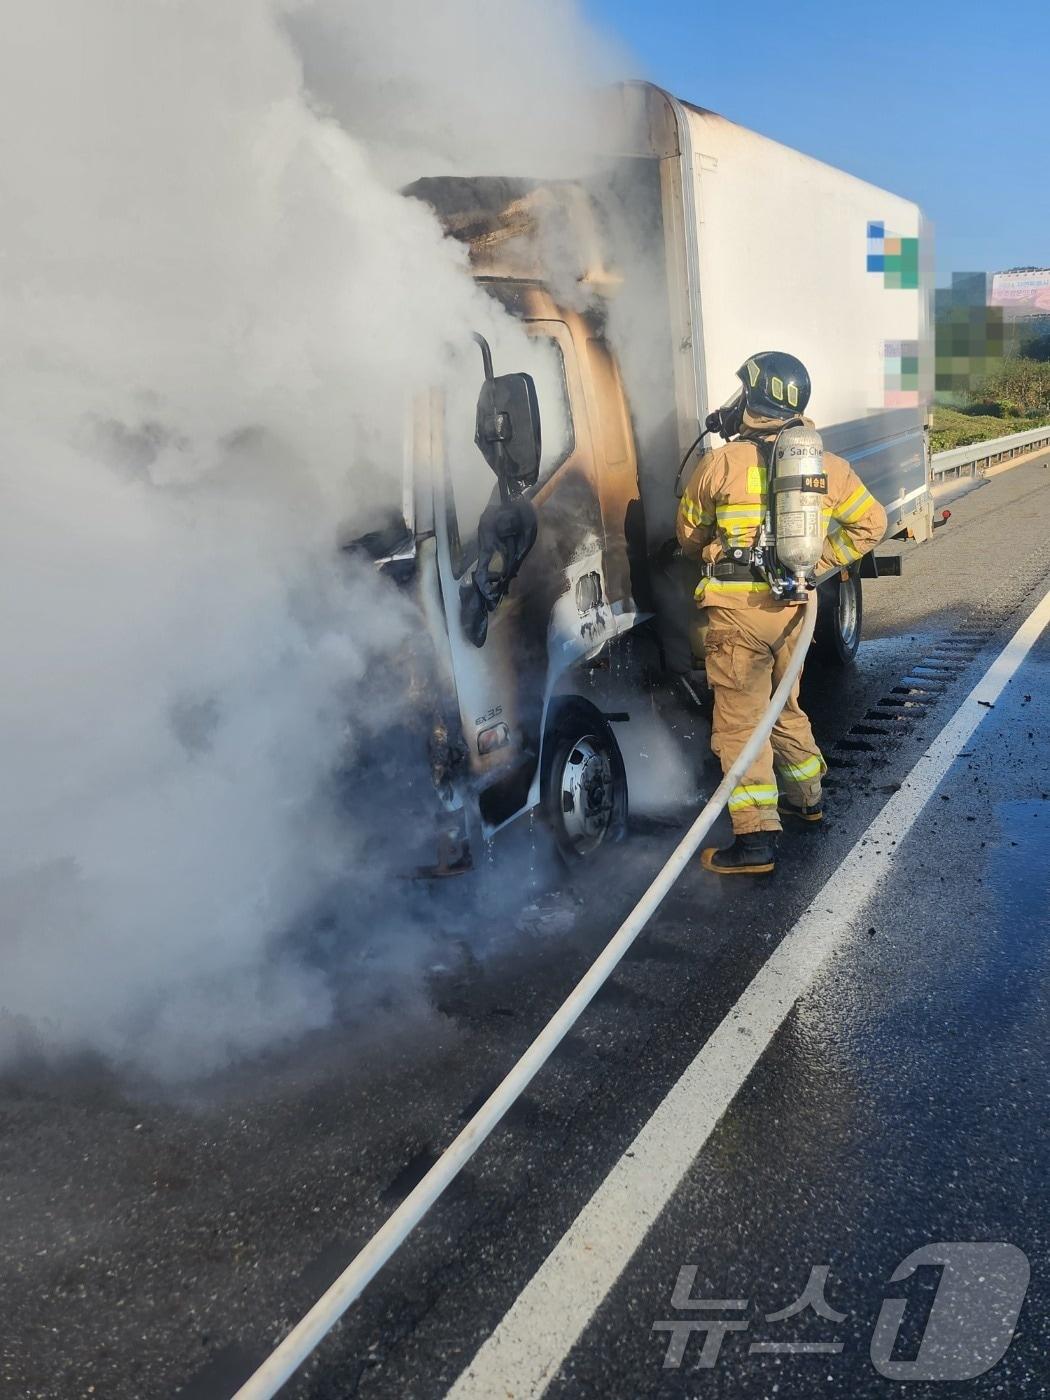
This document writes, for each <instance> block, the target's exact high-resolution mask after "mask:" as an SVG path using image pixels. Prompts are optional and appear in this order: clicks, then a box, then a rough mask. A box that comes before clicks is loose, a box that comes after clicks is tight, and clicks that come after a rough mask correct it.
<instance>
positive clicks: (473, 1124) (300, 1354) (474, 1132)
mask: <svg viewBox="0 0 1050 1400" xmlns="http://www.w3.org/2000/svg"><path fill="white" fill-rule="evenodd" d="M805 609H806V612H805V617H804V618H803V622H802V633H801V635H800V637H799V639H798V644H797V645H796V647H795V651H794V654H793V656H792V658H791V661H790V663H789V665H788V668H787V670H786V672H785V673H784V677H783V679H782V680H781V682H780V684H779V685H778V686H777V688H776V691H775V692H774V694H773V698H772V699H771V700H770V702H769V707H768V708H767V710H766V712H765V714H764V715H763V716H762V719H761V721H760V723H759V724H758V726H757V728H756V729H755V731H754V733H753V734H752V735H751V737H750V739H749V740H748V741H747V743H746V744H745V745H744V747H743V749H742V750H741V752H740V756H739V757H738V758H737V760H736V762H735V763H734V764H733V765H732V767H731V768H730V770H729V772H728V773H727V774H726V775H725V777H724V778H723V779H722V781H721V782H720V783H719V785H718V787H717V788H716V789H715V791H714V792H713V793H712V795H711V797H710V798H709V800H708V801H707V803H706V804H705V806H704V808H703V810H702V811H701V812H700V814H699V815H698V816H697V818H696V820H695V821H694V822H693V824H692V826H691V827H690V828H689V830H688V831H687V832H686V834H685V836H683V837H682V840H681V841H680V842H679V843H678V846H677V847H676V848H675V850H674V853H673V854H672V855H671V858H670V859H669V860H668V862H667V864H666V865H665V866H664V867H663V869H662V870H661V871H660V873H659V874H658V875H657V876H656V878H655V879H654V880H653V882H652V884H651V885H650V886H649V888H648V889H647V890H646V892H645V894H644V895H643V896H642V897H641V899H640V900H639V901H638V903H637V904H636V905H635V906H634V908H633V909H632V911H631V912H630V914H628V916H627V918H626V919H625V920H624V921H623V923H622V924H621V925H620V927H619V929H618V930H617V931H616V933H615V934H614V936H613V937H612V939H611V940H610V941H609V943H607V944H606V946H605V948H604V949H603V951H602V952H601V953H600V954H599V956H598V957H597V959H596V960H595V961H594V962H593V963H592V964H591V967H590V969H589V970H588V971H587V972H586V973H585V974H584V976H583V977H582V978H581V979H580V981H579V982H578V983H577V984H576V986H575V988H574V989H573V990H572V992H570V993H569V996H568V997H567V998H566V999H565V1001H564V1002H562V1004H561V1006H560V1007H559V1008H558V1010H557V1011H556V1012H555V1013H554V1015H553V1016H552V1017H551V1019H550V1020H549V1021H548V1022H547V1024H546V1025H545V1026H544V1028H543V1030H541V1031H540V1033H539V1035H537V1037H536V1039H535V1040H534V1041H533V1042H532V1044H531V1045H530V1046H529V1048H528V1049H527V1050H526V1051H525V1053H524V1054H523V1055H522V1057H521V1058H520V1059H519V1060H518V1061H517V1063H516V1064H515V1065H514V1066H513V1068H512V1069H511V1070H510V1071H509V1073H508V1074H507V1075H506V1077H505V1078H504V1079H503V1080H502V1082H501V1083H500V1084H499V1085H498V1087H497V1088H496V1089H494V1090H493V1092H492V1093H491V1094H490V1095H489V1097H488V1098H487V1099H486V1100H485V1102H484V1103H483V1104H482V1106H481V1107H480V1108H479V1109H478V1111H477V1113H475V1114H474V1116H473V1118H471V1120H470V1122H469V1123H467V1125H466V1127H464V1128H463V1130H462V1131H461V1132H460V1133H459V1135H458V1136H457V1137H456V1138H454V1139H453V1141H452V1142H451V1143H450V1144H449V1146H448V1147H447V1148H446V1149H445V1151H444V1152H443V1153H442V1155H441V1156H440V1157H439V1158H438V1160H437V1161H436V1162H435V1163H434V1165H433V1166H432V1167H431V1168H430V1170H429V1171H428V1172H427V1174H426V1176H425V1177H424V1178H423V1180H422V1181H421V1182H420V1183H419V1184H418V1185H417V1186H416V1187H415V1188H414V1189H413V1190H412V1191H411V1192H410V1193H409V1194H408V1196H406V1197H405V1199H404V1201H402V1203H401V1205H400V1206H398V1208H397V1210H395V1211H394V1213H393V1214H392V1215H391V1216H390V1217H389V1218H388V1219H387V1221H386V1223H385V1224H384V1225H383V1226H382V1227H381V1228H380V1229H379V1230H378V1231H377V1233H376V1234H375V1235H373V1237H372V1239H371V1240H369V1242H368V1243H367V1244H366V1245H365V1246H364V1248H363V1249H361V1251H360V1252H359V1253H358V1254H357V1255H356V1256H355V1258H354V1259H352V1260H351V1262H350V1263H349V1264H348V1265H347V1267H346V1268H345V1269H344V1270H343V1272H342V1273H341V1274H340V1275H339V1277H338V1278H337V1279H336V1281H335V1282H334V1283H333V1284H332V1285H331V1287H330V1288H329V1289H328V1290H327V1292H325V1293H323V1294H322V1295H321V1297H320V1298H319V1299H318V1300H317V1302H316V1303H315V1304H314V1305H313V1307H312V1308H311V1309H310V1311H309V1312H308V1313H306V1314H305V1316H304V1317H302V1318H301V1319H300V1321H299V1322H297V1323H296V1325H295V1326H294V1327H293V1328H292V1330H291V1331H290V1332H289V1333H288V1335H287V1336H286V1337H285V1338H284V1340H283V1341H282V1342H281V1343H280V1344H279V1345H278V1346H277V1348H276V1349H275V1350H274V1351H273V1352H271V1354H270V1355H269V1357H267V1359H266V1360H265V1361H264V1362H263V1364H262V1365H261V1366H260V1367H259V1369H258V1370H257V1371H256V1372H255V1373H254V1375H252V1376H251V1377H249V1379H248V1380H247V1381H245V1383H244V1384H243V1385H242V1386H241V1388H240V1389H239V1390H238V1391H237V1393H236V1395H235V1396H234V1397H233V1400H272V1397H273V1396H275V1395H276V1394H277V1392H278V1391H279V1390H280V1388H281V1387H282V1386H283V1385H284V1383H285V1382H286V1381H287V1380H288V1379H289V1377H290V1376H292V1375H293V1374H294V1373H295V1371H296V1370H298V1368H299V1367H300V1366H301V1365H302V1363H303V1362H304V1361H305V1360H306V1358H307V1357H308V1356H309V1355H310V1353H311V1352H312V1351H313V1350H314V1348H315V1347H316V1346H317V1345H318V1343H319V1342H320V1341H321V1340H322V1338H323V1337H324V1336H325V1335H326V1333H327V1332H328V1331H329V1330H330V1329H331V1328H332V1327H334V1326H335V1324H336V1322H338V1320H339V1319H340V1318H341V1317H342V1315H343V1313H345V1312H346V1310H347V1309H348V1308H349V1307H350V1305H351V1304H352V1303H353V1302H355V1300H356V1299H357V1298H359V1297H360V1295H361V1294H362V1293H363V1292H364V1290H365V1288H366V1287H367V1286H368V1284H369V1283H370V1282H371V1280H372V1279H373V1278H374V1277H375V1275H376V1274H377V1273H378V1272H379V1270H380V1269H381V1268H382V1267H383V1266H384V1264H386V1262H387V1261H388V1260H389V1259H390V1257H391V1255H393V1254H394V1252H395V1251H396V1250H397V1249H398V1248H399V1247H400V1245H401V1244H402V1243H403V1242H404V1240H405V1238H406V1237H407V1236H408V1234H409V1233H410V1232H411V1231H412V1230H413V1229H414V1228H415V1226H416V1225H418V1223H419V1222H420V1220H422V1218H423V1216H424V1215H425V1214H426V1213H427V1211H428V1210H429V1209H430V1207H431V1206H432V1205H433V1204H434V1202H435V1201H436V1200H437V1199H438V1197H439V1196H440V1195H441V1194H442V1193H443V1192H444V1190H445V1188H446V1187H447V1186H448V1185H449V1184H450V1182H452V1181H453V1180H454V1178H455V1177H456V1176H457V1175H458V1174H459V1172H460V1171H461V1170H462V1168H463V1167H464V1166H465V1165H466V1164H467V1162H468V1161H469V1160H470V1158H471V1157H473V1155H474V1153H475V1152H476V1151H477V1150H478V1148H479V1147H480V1146H481V1144H482V1143H483V1142H484V1141H485V1139H486V1138H487V1137H488V1136H489V1134H490V1133H491V1132H492V1130H493V1129H494V1128H495V1127H496V1125H497V1124H498V1123H499V1121H500V1119H501V1118H502V1117H503V1116H504V1114H505V1113H506V1112H507V1110H508V1109H509V1108H510V1107H511V1105H512V1104H513V1103H514V1102H515V1101H516V1100H517V1099H518V1098H519V1097H520V1096H521V1094H523V1093H524V1092H525V1090H526V1089H527V1088H528V1086H529V1084H530V1083H531V1082H532V1080H533V1079H534V1078H535V1076H536V1075H537V1074H538V1073H539V1071H540V1070H541V1069H542V1068H543V1066H544V1065H545V1064H546V1062H547V1060H548V1059H549V1058H550V1057H551V1055H552V1054H553V1053H554V1051H555V1050H556V1049H557V1047H558V1045H559V1044H560V1043H561V1041H562V1040H563V1039H564V1037H565V1036H566V1035H567V1034H568V1033H569V1031H570V1030H571V1029H572V1027H573V1026H574V1025H575V1024H576V1022H577V1021H578V1020H579V1018H580V1016H581V1015H582V1014H583V1012H584V1011H585V1010H586V1008H587V1007H588V1005H589V1004H590V1002H591V1001H592V999H593V998H594V997H595V995H596V994H597V993H598V991H599V990H600V989H601V988H602V986H603V985H604V984H605V982H606V981H607V980H608V978H609V977H610V976H611V975H612V973H613V972H614V971H615V969H616V967H617V966H618V965H619V963H620V961H621V959H622V958H623V956H624V954H625V953H626V952H627V951H628V949H629V948H630V947H631V945H632V943H634V941H635V939H636V938H637V937H638V935H639V934H640V933H641V931H642V929H643V928H645V926H646V924H647V923H648V922H649V920H650V919H651V918H652V916H653V915H654V914H655V913H656V911H657V909H658V908H659V906H660V904H661V903H662V902H663V900H664V899H665V898H666V897H667V895H668V893H669V892H670V890H671V889H672V887H673V886H674V884H675V881H676V880H677V879H678V877H679V876H680V875H681V874H682V872H683V871H684V870H685V869H686V866H687V865H688V863H689V861H690V860H692V858H693V856H694V855H695V854H696V852H697V851H698V850H699V848H700V843H701V841H703V839H704V837H705V836H706V835H707V834H708V832H709V831H710V830H711V827H712V826H713V825H714V823H715V820H716V818H717V817H718V816H719V814H720V813H721V811H722V809H723V808H724V807H725V805H726V803H727V802H728V801H729V795H730V793H731V792H732V791H733V788H734V787H736V786H737V784H738V783H740V782H741V781H742V780H743V778H744V777H745V775H746V773H747V771H748V769H749V768H750V767H751V765H752V763H753V762H754V760H755V758H756V757H757V755H758V752H759V750H760V749H761V748H762V746H763V745H764V744H765V743H766V742H767V740H768V739H769V736H770V734H771V733H772V730H773V725H774V724H775V723H776V722H777V720H778V719H779V718H780V713H781V711H782V710H783V708H784V706H785V705H786V704H787V700H788V696H789V695H790V694H791V689H792V687H793V686H794V684H795V681H796V680H797V679H798V677H799V674H800V672H801V670H802V666H803V663H804V662H805V659H806V652H807V651H808V650H809V644H810V642H811V641H812V640H813V629H814V626H815V624H816V620H817V595H816V590H815V589H814V590H811V591H810V592H809V594H808V596H807V598H806V602H805Z"/></svg>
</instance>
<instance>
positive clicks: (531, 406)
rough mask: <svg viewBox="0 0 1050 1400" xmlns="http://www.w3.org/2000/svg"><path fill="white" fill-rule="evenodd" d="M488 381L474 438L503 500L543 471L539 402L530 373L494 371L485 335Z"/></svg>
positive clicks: (483, 347) (531, 483)
mask: <svg viewBox="0 0 1050 1400" xmlns="http://www.w3.org/2000/svg"><path fill="white" fill-rule="evenodd" d="M475 339H476V340H477V341H478V342H479V344H480V345H481V353H482V358H483V360H484V362H485V383H484V384H483V385H482V386H481V393H480V394H479V395H478V411H477V427H476V431H475V434H474V441H475V443H476V444H477V447H478V451H479V452H480V453H481V455H482V456H483V457H484V458H485V461H486V462H488V464H489V466H490V467H491V468H492V470H493V471H494V472H495V473H496V476H497V478H498V479H499V484H500V494H501V496H502V497H503V499H504V500H506V499H508V498H510V497H512V496H520V495H521V493H522V492H523V491H526V490H528V488H529V487H530V486H535V484H536V481H537V480H538V478H539V474H540V450H541V438H540V404H539V399H538V397H537V394H536V385H535V383H534V382H533V378H532V375H531V374H501V375H498V376H496V375H493V373H492V353H491V351H490V350H489V347H488V344H487V343H486V341H485V340H484V338H483V337H482V336H475Z"/></svg>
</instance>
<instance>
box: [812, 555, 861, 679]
mask: <svg viewBox="0 0 1050 1400" xmlns="http://www.w3.org/2000/svg"><path fill="white" fill-rule="evenodd" d="M817 606H818V612H817V627H816V634H815V635H816V642H817V645H818V646H819V648H820V657H821V659H822V660H823V661H825V662H826V663H827V664H828V665H831V666H850V665H852V664H853V660H854V658H855V657H856V655H857V651H858V649H859V647H860V635H861V628H862V626H863V622H864V598H863V594H862V593H861V584H860V574H859V572H858V571H857V568H856V566H854V567H853V568H852V569H849V570H848V571H847V573H846V576H845V578H843V576H842V574H841V573H837V574H836V575H835V577H834V578H831V579H828V581H827V582H826V583H823V584H821V586H820V589H819V593H818V598H817Z"/></svg>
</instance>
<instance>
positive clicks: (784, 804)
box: [777, 796, 824, 822]
mask: <svg viewBox="0 0 1050 1400" xmlns="http://www.w3.org/2000/svg"><path fill="white" fill-rule="evenodd" d="M777 811H778V812H779V813H780V815H781V816H782V817H794V818H795V820H796V821H800V822H822V821H823V820H824V804H823V803H822V802H814V803H813V805H812V806H810V804H809V803H807V802H802V803H800V804H797V805H796V803H794V802H789V801H788V799H787V798H786V797H784V796H781V798H780V801H779V802H778V803H777Z"/></svg>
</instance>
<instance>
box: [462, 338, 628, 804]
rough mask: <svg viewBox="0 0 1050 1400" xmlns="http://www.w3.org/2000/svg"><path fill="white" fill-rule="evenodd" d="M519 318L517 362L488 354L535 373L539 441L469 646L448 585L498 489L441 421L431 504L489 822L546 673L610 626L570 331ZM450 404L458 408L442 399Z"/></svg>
mask: <svg viewBox="0 0 1050 1400" xmlns="http://www.w3.org/2000/svg"><path fill="white" fill-rule="evenodd" d="M525 329H526V331H527V333H528V335H529V337H530V340H531V341H532V343H533V353H532V354H530V355H529V356H528V359H529V363H527V364H526V363H522V364H517V363H516V364H513V365H511V364H507V365H498V366H497V371H500V370H502V371H504V372H507V371H511V370H514V371H517V370H526V371H528V372H529V373H530V374H532V376H533V378H534V380H535V382H536V389H537V393H538V397H539V406H540V416H541V424H542V440H543V452H542V456H541V460H540V473H539V479H538V480H537V482H536V484H535V486H533V487H531V488H529V489H528V491H527V492H526V493H525V496H526V499H527V500H529V501H530V502H531V504H532V506H533V507H534V509H535V512H536V520H537V526H538V528H537V535H536V542H535V544H534V545H533V547H532V549H531V551H530V553H529V554H528V556H527V558H526V559H525V562H524V564H523V565H522V566H521V570H520V572H519V573H518V576H517V578H515V579H514V581H513V583H512V584H511V586H510V591H509V593H508V595H507V597H506V598H504V600H503V601H502V603H500V605H499V606H498V607H497V608H496V610H495V611H494V612H492V613H491V614H490V615H489V618H488V630H487V635H486V637H485V641H484V643H483V645H481V646H476V645H475V644H474V642H473V641H472V640H471V638H470V636H469V635H468V633H467V631H466V630H465V629H464V626H463V621H462V617H461V603H460V594H461V590H463V589H465V588H469V587H470V578H471V574H472V571H473V568H474V566H475V564H476V562H477V555H478V549H477V524H478V519H479V517H480V514H481V511H482V510H483V509H484V507H485V505H486V504H487V503H488V501H489V500H490V499H491V498H493V497H496V498H498V487H496V486H495V484H494V482H493V477H492V473H491V472H490V470H489V468H488V466H487V465H486V463H485V461H484V460H483V459H482V457H481V455H480V453H479V452H478V451H477V450H476V448H475V447H474V446H473V443H472V442H471V443H470V444H469V452H467V451H465V449H464V448H463V445H462V444H463V441H464V435H463V433H462V432H461V431H460V430H459V429H458V428H457V429H451V430H450V428H449V425H446V443H447V448H446V452H447V466H446V470H445V471H444V472H443V473H439V482H438V500H437V502H436V505H437V510H436V512H435V523H436V526H437V536H438V561H439V570H440V577H441V590H442V598H443V603H444V608H445V613H446V623H447V627H448V635H449V640H450V647H451V656H452V664H453V668H454V671H455V683H456V690H457V694H458V701H459V710H460V717H461V720H462V726H463V735H464V740H465V742H466V745H467V749H468V753H469V761H470V765H471V769H472V771H473V773H474V776H475V780H476V782H477V784H478V788H479V793H480V805H481V812H482V817H483V820H484V822H485V826H486V828H487V829H488V830H490V831H491V830H492V829H494V828H495V827H497V826H499V825H500V824H501V823H502V822H504V821H506V820H508V819H509V818H510V817H512V816H514V815H515V814H516V813H517V812H519V811H520V810H521V809H522V808H523V807H524V806H525V805H526V802H527V799H528V794H529V789H530V786H531V785H532V780H533V777H534V775H535V772H536V768H537V763H538V759H539V751H540V738H541V732H542V724H543V713H544V705H545V700H546V697H547V694H548V689H549V686H550V683H551V680H552V677H553V676H555V675H557V674H558V673H559V672H560V671H561V670H562V669H564V668H565V667H566V666H568V665H570V664H571V663H572V661H573V660H575V659H577V658H578V657H579V655H580V654H581V651H582V650H585V649H586V647H587V646H588V645H589V646H591V647H593V645H594V641H595V638H597V639H598V640H599V641H600V639H601V633H602V630H603V627H604V629H606V630H609V631H611V619H610V618H609V616H608V609H607V608H604V607H603V600H604V562H603V555H604V532H603V524H602V514H601V505H600V501H599V498H598V492H597V485H596V478H595V465H594V452H593V446H592V440H591V431H590V421H589V415H588V409H587V398H586V394H585V390H584V385H583V382H582V376H581V369H580V364H579V361H578V350H577V341H576V340H574V337H573V334H572V332H571V330H570V327H569V325H568V324H567V323H566V322H565V321H562V320H556V319H552V318H534V319H531V320H528V321H526V322H525ZM479 382H480V374H479ZM452 411H457V412H458V413H459V414H460V415H462V414H463V412H464V410H463V408H460V409H458V410H453V409H452V406H451V405H450V412H452ZM460 426H461V425H460ZM469 426H470V427H471V429H472V428H473V418H472V417H471V420H470V424H469ZM578 595H579V597H578ZM581 600H582V601H583V602H584V603H585V604H586V607H585V609H584V612H583V614H581V609H580V607H579V601H581ZM602 614H604V620H603V617H602ZM581 628H583V629H584V631H585V633H586V635H581ZM588 628H589V630H587V629H588Z"/></svg>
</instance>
